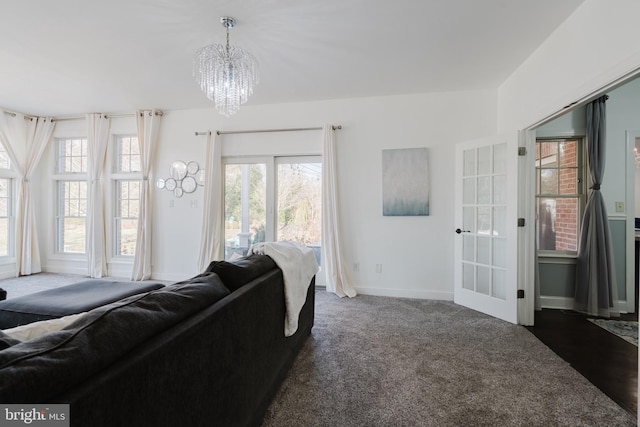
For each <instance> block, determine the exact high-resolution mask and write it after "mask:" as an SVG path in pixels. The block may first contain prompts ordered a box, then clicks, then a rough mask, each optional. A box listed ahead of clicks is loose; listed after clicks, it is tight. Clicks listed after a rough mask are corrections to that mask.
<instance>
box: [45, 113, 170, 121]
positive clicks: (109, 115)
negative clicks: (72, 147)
mask: <svg viewBox="0 0 640 427" xmlns="http://www.w3.org/2000/svg"><path fill="white" fill-rule="evenodd" d="M162 115H164V113H163V112H162V111H156V116H162ZM105 116H107V117H109V118H111V119H116V118H120V117H135V116H136V113H122V114H109V113H106V114H105ZM84 118H86V116H69V117H54V118H53V121H54V122H63V121H65V120H81V119H84Z"/></svg>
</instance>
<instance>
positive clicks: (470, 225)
mask: <svg viewBox="0 0 640 427" xmlns="http://www.w3.org/2000/svg"><path fill="white" fill-rule="evenodd" d="M462 228H464V230H465V231H468V232H470V233H475V232H476V208H474V207H472V206H466V207H464V208H462Z"/></svg>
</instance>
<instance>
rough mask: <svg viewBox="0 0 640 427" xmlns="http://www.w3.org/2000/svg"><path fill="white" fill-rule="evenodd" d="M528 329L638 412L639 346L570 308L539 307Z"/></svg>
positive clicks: (628, 407)
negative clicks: (552, 308) (540, 308)
mask: <svg viewBox="0 0 640 427" xmlns="http://www.w3.org/2000/svg"><path fill="white" fill-rule="evenodd" d="M620 319H621V320H637V316H636V315H635V314H630V315H622V316H621V318H620ZM527 329H529V331H531V332H532V333H533V334H534V335H535V336H536V337H538V339H540V341H542V342H543V343H544V344H546V345H547V347H549V348H550V349H551V350H553V351H554V352H555V353H556V354H558V355H559V356H560V357H562V358H563V359H564V360H565V361H566V362H568V363H569V364H571V366H573V368H574V369H576V370H577V371H578V372H580V373H581V374H582V375H583V376H584V377H585V378H587V379H588V380H589V381H590V382H591V383H593V384H594V385H595V386H596V387H598V388H599V389H600V390H602V391H603V392H604V393H605V394H606V395H607V396H609V397H610V398H611V399H613V401H615V402H616V403H617V404H618V405H620V406H621V407H623V408H624V409H626V410H627V411H629V412H630V413H631V414H633V415H634V416H637V411H638V347H636V346H635V345H633V344H631V343H628V342H627V341H625V340H623V339H622V338H619V337H617V336H615V335H613V334H612V333H610V332H607V331H605V330H604V329H602V328H600V327H599V326H596V325H594V324H593V323H591V322H589V321H588V320H587V316H585V315H583V314H580V313H576V312H574V311H570V310H550V309H545V310H542V311H536V313H535V326H532V327H528V328H527Z"/></svg>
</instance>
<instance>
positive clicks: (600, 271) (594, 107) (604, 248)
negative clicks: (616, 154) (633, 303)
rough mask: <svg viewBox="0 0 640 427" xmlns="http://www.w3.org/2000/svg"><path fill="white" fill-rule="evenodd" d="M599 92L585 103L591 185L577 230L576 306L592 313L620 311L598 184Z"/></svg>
mask: <svg viewBox="0 0 640 427" xmlns="http://www.w3.org/2000/svg"><path fill="white" fill-rule="evenodd" d="M607 98H608V96H606V95H605V96H602V97H600V98H598V99H596V100H595V101H593V102H591V103H589V104H588V105H587V161H588V165H589V175H590V176H591V182H592V186H591V187H590V191H589V197H588V200H587V205H586V207H585V211H584V216H583V220H582V229H581V230H580V243H579V247H578V264H577V266H576V290H575V309H576V310H577V311H581V312H583V313H587V314H589V315H594V316H603V317H611V316H617V315H619V310H618V307H617V305H618V295H617V287H616V278H615V271H614V263H613V252H612V249H611V233H610V231H609V222H608V217H607V210H606V208H605V203H604V199H603V197H602V193H601V192H600V184H602V178H603V175H604V164H605V150H606V148H605V145H606V144H605V139H606V114H605V110H606V109H605V102H606V100H607Z"/></svg>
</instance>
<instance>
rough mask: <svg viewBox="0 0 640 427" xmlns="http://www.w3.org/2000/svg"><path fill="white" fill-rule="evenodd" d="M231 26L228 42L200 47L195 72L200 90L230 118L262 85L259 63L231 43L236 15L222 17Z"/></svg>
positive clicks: (225, 23)
mask: <svg viewBox="0 0 640 427" xmlns="http://www.w3.org/2000/svg"><path fill="white" fill-rule="evenodd" d="M220 21H221V22H222V25H223V26H224V27H225V28H226V29H227V44H226V46H223V45H220V44H212V45H209V46H205V47H203V48H201V49H199V50H198V51H197V52H196V54H195V56H194V61H193V66H194V68H193V74H194V76H195V78H196V81H197V82H198V83H199V84H200V89H202V91H203V92H204V93H205V94H206V96H207V98H209V99H210V100H211V101H213V102H214V103H215V106H216V109H217V110H218V111H219V112H220V113H221V114H223V115H225V116H227V117H229V116H230V115H232V114H234V113H236V112H237V111H238V110H239V109H240V105H242V104H244V103H245V102H247V100H248V99H249V96H251V95H252V94H253V87H254V86H255V85H257V84H258V62H257V61H256V59H255V58H254V56H253V55H251V54H250V53H249V52H247V51H246V50H243V49H240V48H238V47H236V46H231V45H230V44H229V29H230V28H233V27H234V25H235V21H234V20H233V18H229V17H223V18H221V19H220Z"/></svg>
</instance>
